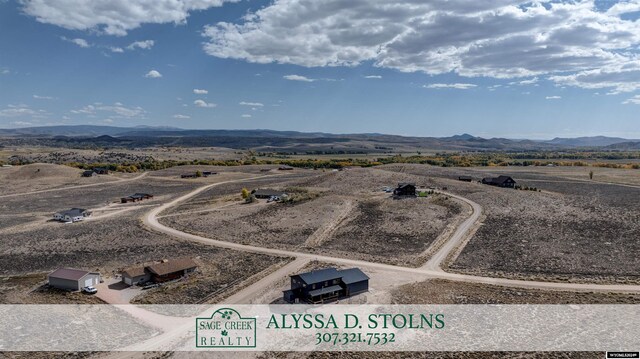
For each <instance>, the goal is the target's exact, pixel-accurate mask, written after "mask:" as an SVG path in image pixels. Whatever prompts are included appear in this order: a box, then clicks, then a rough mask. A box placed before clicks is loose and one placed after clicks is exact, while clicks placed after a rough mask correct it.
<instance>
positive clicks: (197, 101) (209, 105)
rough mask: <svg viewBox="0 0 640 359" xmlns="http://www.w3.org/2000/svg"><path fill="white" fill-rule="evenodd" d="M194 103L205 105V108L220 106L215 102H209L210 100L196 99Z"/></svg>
mask: <svg viewBox="0 0 640 359" xmlns="http://www.w3.org/2000/svg"><path fill="white" fill-rule="evenodd" d="M193 104H194V105H196V107H205V108H213V107H216V106H218V105H216V104H215V103H209V102H205V101H203V100H195V101H193Z"/></svg>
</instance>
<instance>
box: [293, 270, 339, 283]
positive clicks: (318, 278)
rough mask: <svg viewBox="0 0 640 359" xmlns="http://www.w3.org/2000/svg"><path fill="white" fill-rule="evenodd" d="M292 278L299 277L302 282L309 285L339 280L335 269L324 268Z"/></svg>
mask: <svg viewBox="0 0 640 359" xmlns="http://www.w3.org/2000/svg"><path fill="white" fill-rule="evenodd" d="M292 277H300V279H302V281H303V282H305V283H307V284H311V283H320V282H324V281H327V280H333V279H337V278H340V274H339V273H338V270H337V269H335V268H325V269H320V270H315V271H311V272H306V273H300V274H296V275H293V276H292Z"/></svg>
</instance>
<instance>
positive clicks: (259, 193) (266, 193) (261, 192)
mask: <svg viewBox="0 0 640 359" xmlns="http://www.w3.org/2000/svg"><path fill="white" fill-rule="evenodd" d="M251 194H252V195H253V196H254V197H255V198H271V197H278V198H282V197H286V196H287V194H286V193H284V192H283V191H278V190H275V189H269V188H259V189H254V190H253V191H251Z"/></svg>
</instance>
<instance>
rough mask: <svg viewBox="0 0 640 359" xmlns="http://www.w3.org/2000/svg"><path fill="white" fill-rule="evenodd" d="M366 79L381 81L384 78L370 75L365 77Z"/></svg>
mask: <svg viewBox="0 0 640 359" xmlns="http://www.w3.org/2000/svg"><path fill="white" fill-rule="evenodd" d="M364 78H365V79H381V78H382V76H380V75H369V76H365V77H364Z"/></svg>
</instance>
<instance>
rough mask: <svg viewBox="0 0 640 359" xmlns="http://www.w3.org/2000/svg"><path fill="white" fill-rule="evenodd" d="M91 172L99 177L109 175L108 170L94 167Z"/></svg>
mask: <svg viewBox="0 0 640 359" xmlns="http://www.w3.org/2000/svg"><path fill="white" fill-rule="evenodd" d="M93 172H95V173H97V174H99V175H108V174H109V169H108V168H104V167H96V168H94V169H93Z"/></svg>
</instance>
